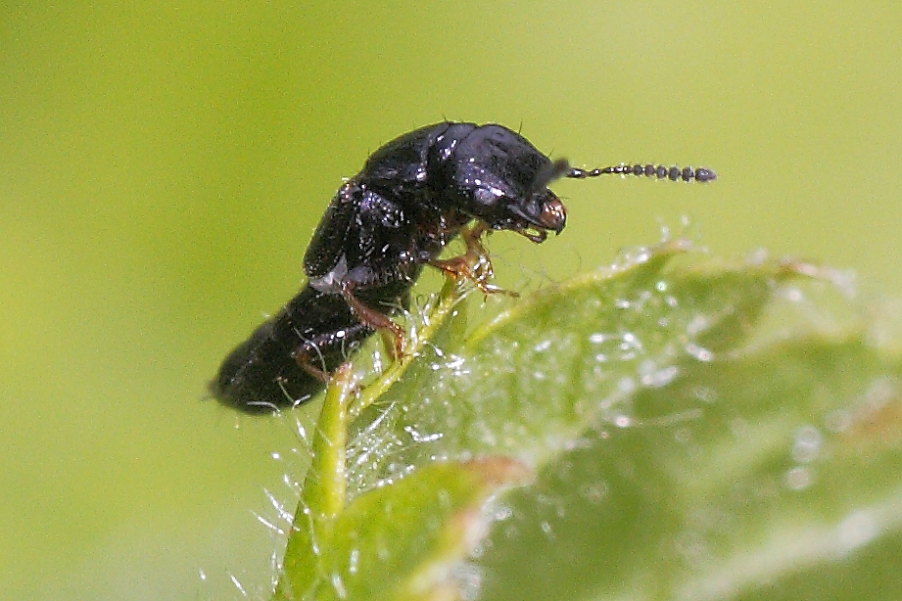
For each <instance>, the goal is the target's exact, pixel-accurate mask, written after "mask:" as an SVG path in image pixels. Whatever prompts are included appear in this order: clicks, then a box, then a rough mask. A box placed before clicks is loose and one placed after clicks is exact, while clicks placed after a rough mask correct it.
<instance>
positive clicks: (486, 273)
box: [429, 222, 519, 296]
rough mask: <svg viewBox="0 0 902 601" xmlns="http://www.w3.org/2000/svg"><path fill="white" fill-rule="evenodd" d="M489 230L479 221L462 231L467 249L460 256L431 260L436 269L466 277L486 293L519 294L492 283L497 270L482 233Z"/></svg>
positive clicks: (454, 275)
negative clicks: (483, 243) (484, 244)
mask: <svg viewBox="0 0 902 601" xmlns="http://www.w3.org/2000/svg"><path fill="white" fill-rule="evenodd" d="M487 231H488V227H487V226H486V225H485V224H484V223H482V222H479V223H477V224H476V225H474V226H473V227H472V228H471V229H469V230H463V231H462V232H461V238H462V239H463V241H464V244H466V246H467V251H466V252H465V253H464V254H462V255H460V256H459V257H451V258H450V259H433V260H432V261H430V262H429V264H430V265H432V266H433V267H435V268H436V269H440V270H442V271H444V272H445V273H446V274H447V275H448V276H450V277H452V278H454V279H460V278H464V279H467V280H470V281H471V282H473V284H474V285H475V286H476V287H477V288H478V289H479V291H480V292H482V293H483V294H485V295H489V294H508V295H510V296H519V294H517V293H516V292H513V291H510V290H505V289H504V288H500V287H498V286H495V285H494V284H491V283H490V282H491V280H492V277H494V275H495V271H494V269H493V268H492V260H491V258H489V253H488V251H487V250H486V249H485V246H483V245H482V239H481V238H482V235H483V234H485V233H486V232H487Z"/></svg>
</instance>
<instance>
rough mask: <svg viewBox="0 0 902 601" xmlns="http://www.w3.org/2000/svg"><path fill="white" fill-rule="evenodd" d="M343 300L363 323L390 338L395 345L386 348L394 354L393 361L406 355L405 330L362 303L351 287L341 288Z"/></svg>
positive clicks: (344, 286) (384, 315)
mask: <svg viewBox="0 0 902 601" xmlns="http://www.w3.org/2000/svg"><path fill="white" fill-rule="evenodd" d="M339 290H340V292H341V296H342V298H343V299H344V300H345V302H346V303H348V306H349V307H350V308H351V312H352V313H353V314H354V316H355V317H356V318H357V319H359V320H360V321H361V322H362V323H364V324H366V325H367V326H369V327H371V328H373V329H374V330H376V331H378V332H381V333H382V334H383V336H390V337H391V339H392V340H391V341H392V342H393V344H391V345H389V344H386V347H387V348H388V349H390V352H391V353H393V357H392V358H393V359H398V358H400V357H401V356H403V355H404V330H402V329H401V326H399V325H398V324H396V323H395V322H394V321H392V319H391V318H390V317H389V316H388V315H386V314H385V313H382V312H381V311H377V310H376V309H373V308H371V307H368V306H367V305H365V304H363V303H362V302H360V299H358V298H357V297H356V296H354V293H353V292H352V290H351V286H349V285H343V286H341V287H340V288H339Z"/></svg>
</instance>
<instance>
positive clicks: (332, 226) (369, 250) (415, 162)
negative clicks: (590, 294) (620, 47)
mask: <svg viewBox="0 0 902 601" xmlns="http://www.w3.org/2000/svg"><path fill="white" fill-rule="evenodd" d="M604 174H620V175H628V174H633V175H645V176H648V177H656V178H658V179H665V178H666V179H670V180H673V181H677V180H682V181H687V182H688V181H691V180H693V179H694V180H696V181H699V182H707V181H711V180H713V179H715V178H716V175H715V174H714V172H713V171H711V170H710V169H705V168H698V169H693V168H691V167H686V168H683V169H680V168H678V167H669V168H668V167H664V166H661V165H658V166H655V165H626V164H621V165H615V166H612V167H605V168H602V169H591V170H584V169H577V168H573V167H570V166H569V165H568V164H567V162H566V161H563V160H559V161H552V160H551V159H549V158H548V157H547V156H545V155H544V154H542V153H541V152H539V151H538V150H537V149H536V148H535V147H534V146H533V145H532V144H530V143H529V142H528V141H527V140H526V139H525V138H523V137H522V136H521V135H520V134H518V133H516V132H514V131H511V130H510V129H508V128H506V127H503V126H501V125H495V124H486V125H476V124H475V123H450V122H443V123H437V124H435V125H429V126H427V127H423V128H420V129H417V130H415V131H412V132H410V133H407V134H404V135H403V136H401V137H399V138H397V139H395V140H393V141H391V142H388V143H387V144H385V145H384V146H382V147H381V148H379V149H378V150H377V151H376V152H374V153H373V154H372V155H371V156H370V157H369V159H368V160H367V162H366V164H365V165H364V167H363V170H362V171H361V172H360V173H358V174H357V175H356V176H354V177H352V178H351V179H349V180H347V181H346V182H345V183H344V185H342V186H341V188H339V189H338V192H337V193H336V194H335V197H334V198H333V199H332V202H331V204H330V205H329V208H328V209H326V213H325V215H323V218H322V220H321V221H320V223H319V226H318V227H317V228H316V231H315V232H314V234H313V239H312V240H311V242H310V246H309V247H308V248H307V253H306V254H305V256H304V272H305V273H306V275H307V285H306V286H305V287H304V288H303V289H302V290H301V291H300V293H298V295H297V296H295V297H294V298H293V299H292V300H291V301H289V302H288V304H287V305H285V307H284V308H282V310H281V311H279V313H277V314H276V315H275V316H273V317H272V318H271V319H269V320H268V321H266V322H265V323H263V324H262V325H261V326H259V327H258V328H257V329H256V330H255V331H254V332H253V333H252V334H251V336H250V338H248V339H247V340H246V341H245V342H243V343H241V344H240V345H238V347H237V348H235V349H234V350H233V351H232V352H231V353H230V354H229V355H228V357H226V359H225V361H223V363H222V366H221V367H220V369H219V374H218V375H217V376H216V379H215V380H213V381H212V382H211V383H210V391H211V393H212V394H213V396H214V397H216V398H217V399H219V400H220V401H221V402H222V403H224V404H226V405H229V406H232V407H235V408H237V409H240V410H243V411H247V412H252V413H260V412H271V411H276V410H279V409H280V408H283V407H291V406H296V405H300V404H301V403H304V402H305V401H307V400H309V399H310V398H312V397H313V396H314V395H316V394H317V393H318V392H320V391H321V390H322V389H323V387H324V385H325V381H326V380H327V378H328V374H329V373H330V372H332V371H333V370H335V369H336V368H337V367H338V366H339V365H340V364H341V363H342V362H344V361H345V360H347V357H348V354H349V352H350V351H352V350H353V349H354V348H355V347H356V346H357V345H359V344H360V342H361V341H362V340H364V339H365V338H367V337H369V336H370V335H372V334H373V333H374V332H375V331H377V330H380V331H383V332H388V333H390V334H391V335H392V336H393V337H394V342H395V352H396V354H399V353H401V352H402V347H403V340H404V339H403V332H402V330H401V328H400V327H399V326H398V325H397V324H395V322H394V321H392V320H391V319H390V318H389V317H388V315H389V314H391V313H393V312H395V311H397V310H398V309H399V308H400V307H406V306H408V303H409V297H410V289H411V287H412V286H413V284H414V282H415V281H416V280H417V278H418V277H419V276H420V273H421V271H422V270H423V266H424V265H431V266H433V267H436V268H438V269H441V270H443V271H445V272H446V273H448V274H449V275H451V276H453V277H464V278H467V279H470V280H472V281H473V282H474V283H475V284H476V286H477V287H478V288H479V289H480V290H482V291H483V292H486V293H488V292H498V291H500V290H499V289H498V288H496V287H494V286H492V285H491V284H489V283H488V281H489V279H490V278H491V275H492V272H491V263H490V262H489V260H488V257H487V254H486V252H485V250H484V249H483V247H482V245H481V242H480V238H481V236H482V235H483V234H484V233H486V232H487V231H488V230H511V231H514V232H516V233H518V234H521V235H522V236H525V237H526V238H528V239H529V240H531V241H532V242H535V243H541V242H543V241H544V240H545V238H546V237H547V235H548V232H554V233H555V234H560V233H561V230H563V229H564V225H565V223H566V220H567V213H566V210H565V209H564V205H563V203H561V201H560V199H558V197H557V196H555V194H554V193H553V192H552V191H551V190H549V189H548V184H549V183H551V182H552V181H553V180H555V179H556V178H559V177H571V178H580V179H581V178H586V177H597V176H599V175H604ZM471 222H475V225H473V226H472V227H471V228H467V225H468V224H469V223H471ZM458 234H460V235H461V237H462V238H463V240H464V242H465V243H466V246H467V252H466V254H464V255H462V256H460V257H454V258H450V259H439V258H438V257H439V254H440V253H441V251H442V249H443V248H444V247H445V246H446V245H447V244H448V243H449V242H450V241H451V240H452V239H453V238H454V237H455V236H457V235H458Z"/></svg>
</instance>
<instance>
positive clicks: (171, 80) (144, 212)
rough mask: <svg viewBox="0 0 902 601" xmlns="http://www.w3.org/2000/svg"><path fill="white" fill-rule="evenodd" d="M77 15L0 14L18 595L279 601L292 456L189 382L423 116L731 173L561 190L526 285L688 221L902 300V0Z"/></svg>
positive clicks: (3, 265)
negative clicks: (350, 184) (851, 275)
mask: <svg viewBox="0 0 902 601" xmlns="http://www.w3.org/2000/svg"><path fill="white" fill-rule="evenodd" d="M81 4H82V3H68V4H66V5H65V8H61V7H56V8H48V7H46V6H44V5H43V4H41V3H37V4H36V5H35V7H25V8H23V7H14V6H11V5H10V4H5V5H4V7H3V8H0V102H2V105H0V109H2V110H0V234H2V235H0V287H2V295H0V306H2V316H3V320H2V324H0V382H2V386H0V395H2V398H0V411H2V422H0V423H2V426H0V428H2V432H3V434H2V439H0V440H2V449H3V454H2V457H3V458H2V469H0V485H2V490H3V495H2V512H0V532H2V540H3V544H2V545H0V588H2V590H3V595H2V596H3V597H4V598H9V599H17V598H18V599H56V600H59V599H113V598H115V599H208V598H216V599H230V598H240V596H241V593H240V592H239V590H238V588H237V587H236V585H235V584H234V583H233V582H232V579H233V578H234V579H237V580H238V581H239V582H240V583H241V586H242V587H244V588H245V589H246V590H247V591H248V593H249V594H250V595H251V596H253V597H259V596H261V595H263V591H265V590H266V587H267V586H268V579H269V577H270V562H271V554H272V553H273V550H274V545H275V543H274V541H275V539H276V537H274V535H273V534H272V533H271V532H270V531H269V530H268V529H267V528H266V527H265V526H264V525H262V524H261V523H260V522H259V521H258V520H257V518H256V517H255V516H256V515H259V516H261V517H262V518H263V519H264V520H270V521H272V520H275V519H276V517H275V513H276V512H275V510H274V509H273V508H272V506H271V505H270V503H269V501H268V500H267V496H266V494H265V493H264V490H269V491H271V492H272V494H273V495H274V496H275V497H276V498H278V499H281V500H285V501H288V502H290V500H291V498H292V493H291V491H290V488H289V487H288V486H286V485H285V484H284V483H283V481H282V479H283V474H284V473H285V472H286V470H292V469H297V468H298V466H299V464H300V463H301V460H300V459H297V458H295V456H294V455H293V454H292V452H291V449H292V448H295V447H298V446H302V445H301V443H299V441H298V438H297V436H296V434H295V433H294V428H293V425H292V423H291V420H284V419H283V420H276V419H270V418H260V419H247V418H239V417H236V416H235V415H233V414H232V413H230V412H228V411H226V410H225V409H222V408H220V407H218V406H217V405H215V404H213V403H209V402H207V403H205V402H201V400H200V399H201V397H202V396H203V394H204V384H205V382H206V380H207V379H208V378H209V377H210V376H211V375H212V374H213V372H214V371H215V369H216V367H217V364H218V362H219V360H220V359H221V358H222V356H223V355H224V353H225V352H226V351H227V350H228V349H229V348H230V347H231V346H232V345H233V344H235V343H237V342H238V341H239V340H240V339H241V338H242V337H243V336H245V335H246V334H247V333H248V331H249V330H250V329H251V328H252V327H253V326H255V325H256V324H257V323H258V322H259V321H260V319H261V316H262V314H263V313H265V312H270V311H274V310H275V309H277V308H278V307H279V305H280V303H282V302H284V301H285V300H287V299H288V297H289V296H290V295H291V294H292V293H293V292H294V291H295V289H296V288H297V287H298V284H299V281H300V272H301V267H300V263H301V257H302V255H303V250H304V248H305V245H306V243H307V241H308V239H309V236H310V233H311V230H312V228H313V227H314V226H315V225H316V223H317V221H318V219H319V217H320V215H321V212H322V210H323V208H324V207H325V205H326V203H327V202H328V200H329V199H330V197H331V195H332V193H333V192H334V190H335V189H336V188H337V186H338V185H339V183H340V182H341V177H343V176H350V175H353V174H354V173H356V172H357V170H359V168H360V166H361V165H362V163H363V161H364V159H365V158H366V156H367V155H368V154H369V152H370V151H372V150H374V149H375V148H376V147H377V146H378V145H379V144H380V143H382V142H385V141H388V140H389V139H391V138H393V137H394V136H396V135H398V134H400V133H403V132H405V131H408V130H410V129H413V128H415V127H417V126H420V125H424V124H428V123H431V122H435V121H439V120H441V119H443V118H448V119H452V120H473V121H478V122H485V121H495V122H499V123H502V124H506V125H508V126H511V127H514V128H518V127H520V128H522V131H523V133H524V135H526V136H527V137H528V138H529V139H530V140H531V141H532V142H533V143H535V144H536V145H537V146H538V147H539V148H540V149H542V150H543V151H546V152H550V153H552V154H553V155H554V156H566V157H568V158H570V159H571V160H572V161H573V162H574V163H575V164H578V165H586V166H593V165H597V164H602V163H604V164H607V163H612V162H619V161H621V160H626V161H634V160H637V161H646V160H647V161H662V162H679V163H683V164H693V165H699V164H703V165H708V166H710V167H713V168H715V169H716V170H717V171H718V173H719V174H720V176H721V179H720V181H718V182H717V183H716V184H715V185H712V186H694V185H693V186H689V185H673V184H664V183H658V184H654V183H651V182H645V181H628V180H626V181H619V180H617V179H615V178H612V179H610V180H607V181H593V182H561V183H560V184H558V185H557V186H556V189H557V191H558V192H559V193H560V194H561V195H562V196H563V197H565V199H566V201H567V205H568V208H569V216H570V220H569V225H568V228H567V230H566V232H565V233H564V235H562V236H561V237H559V238H554V239H552V240H549V242H548V243H546V244H545V245H543V246H541V247H533V246H532V245H529V244H528V243H527V242H526V241H525V240H523V239H522V238H519V237H517V236H513V235H510V234H508V235H503V234H501V235H497V236H494V237H492V239H491V243H490V245H491V248H492V250H493V252H494V253H495V255H496V256H497V257H498V259H497V262H496V267H497V270H498V271H499V277H500V278H502V280H505V279H506V281H512V282H514V285H517V284H518V283H523V284H524V285H525V284H526V283H527V282H528V283H529V284H537V285H539V284H541V283H542V282H543V281H548V280H549V279H552V280H553V279H560V278H563V277H567V276H569V275H572V274H574V273H577V272H579V271H584V270H587V269H589V268H591V267H594V266H596V265H599V264H605V263H607V262H610V261H611V259H612V257H613V256H614V254H615V252H616V250H617V249H618V248H621V247H624V246H633V245H639V244H650V243H654V242H655V241H656V240H658V238H659V236H660V231H661V228H662V227H663V226H666V227H670V228H671V230H673V231H676V232H679V231H682V230H683V228H684V226H683V225H682V217H683V216H689V217H690V218H691V225H690V226H689V231H690V232H691V235H692V237H693V238H694V239H696V240H698V241H700V242H701V243H702V244H704V245H706V246H708V247H709V248H710V249H711V250H712V251H713V252H714V253H716V254H718V255H726V256H742V255H745V254H748V253H749V252H751V251H753V250H755V249H758V248H766V249H768V250H769V251H771V252H772V253H774V254H784V253H788V254H794V255H801V256H804V257H806V258H812V259H818V260H822V261H824V262H827V263H829V264H832V265H834V266H837V267H841V268H850V269H852V270H854V272H855V273H856V274H857V275H858V276H859V279H860V281H861V282H863V284H862V289H863V290H864V291H865V293H866V295H867V296H870V295H875V294H888V295H891V296H899V295H900V292H902V271H900V269H899V267H898V260H899V252H900V250H902V244H900V242H899V240H898V228H899V224H900V221H902V204H900V202H899V201H898V198H899V194H900V190H902V171H900V169H899V157H900V155H902V99H900V92H902V86H900V84H902V60H900V57H902V42H900V40H902V37H900V35H899V32H900V31H902V6H900V5H899V4H898V3H895V2H872V3H865V4H855V3H799V2H796V3H793V2H782V3H781V2H777V3H767V4H764V3H762V4H755V3H748V4H747V5H744V4H742V3H737V4H736V5H730V4H726V3H714V2H712V3H697V2H685V1H683V2H653V3H637V4H632V3H598V2H568V3H552V2H548V3H543V2H518V3H502V2H488V3H475V2H455V3H435V4H428V3H395V2H383V3H380V4H378V5H375V4H370V3H361V2H350V3H347V2H346V3H342V4H340V5H339V4H334V5H333V4H330V3H308V4H299V5H297V6H292V5H288V4H285V3H279V2H215V3H214V2H195V3H191V4H190V5H187V6H182V7H177V6H171V5H167V6H166V7H151V6H150V5H139V4H131V5H128V8H122V7H121V6H118V5H115V4H109V5H105V4H103V3H94V4H93V5H91V6H82V5H81ZM280 457H281V459H280Z"/></svg>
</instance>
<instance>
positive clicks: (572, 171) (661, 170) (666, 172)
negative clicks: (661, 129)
mask: <svg viewBox="0 0 902 601" xmlns="http://www.w3.org/2000/svg"><path fill="white" fill-rule="evenodd" d="M608 174H614V175H635V176H640V175H644V176H646V177H654V178H657V179H669V180H670V181H672V182H676V181H684V182H691V181H692V180H693V179H694V180H695V181H697V182H702V183H704V182H710V181H713V180H715V179H717V174H716V173H714V171H712V170H711V169H708V168H707V167H682V168H680V167H677V166H675V165H674V166H672V167H666V166H664V165H652V164H651V163H648V164H646V165H639V164H636V165H627V164H626V163H620V164H619V165H611V166H610V167H601V168H598V169H579V168H577V167H570V168H569V169H567V171H566V172H565V173H564V174H563V175H564V177H572V178H575V179H585V178H587V177H598V176H599V175H608Z"/></svg>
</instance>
